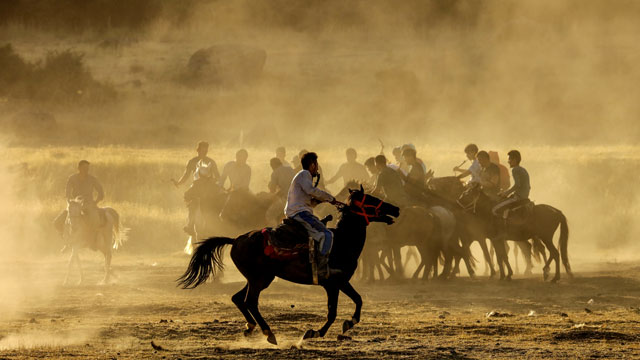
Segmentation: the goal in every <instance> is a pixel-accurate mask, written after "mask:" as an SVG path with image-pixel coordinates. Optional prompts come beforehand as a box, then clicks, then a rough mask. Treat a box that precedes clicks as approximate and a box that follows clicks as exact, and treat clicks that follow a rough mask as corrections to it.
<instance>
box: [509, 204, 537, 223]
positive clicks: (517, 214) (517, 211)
mask: <svg viewBox="0 0 640 360" xmlns="http://www.w3.org/2000/svg"><path fill="white" fill-rule="evenodd" d="M534 207H535V203H534V202H533V201H531V200H529V199H524V200H520V201H518V202H517V203H516V204H515V205H514V206H513V207H512V208H510V209H508V210H506V211H507V224H508V225H522V224H525V223H526V222H527V221H528V220H529V217H531V216H532V215H533V208H534Z"/></svg>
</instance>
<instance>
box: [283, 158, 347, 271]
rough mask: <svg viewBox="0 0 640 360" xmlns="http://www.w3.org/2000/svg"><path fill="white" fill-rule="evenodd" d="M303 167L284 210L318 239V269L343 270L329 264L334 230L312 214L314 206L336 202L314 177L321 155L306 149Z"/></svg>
mask: <svg viewBox="0 0 640 360" xmlns="http://www.w3.org/2000/svg"><path fill="white" fill-rule="evenodd" d="M300 163H301V165H302V170H300V172H298V173H297V174H296V176H295V177H294V178H293V181H292V182H291V186H290V187H289V193H288V195H287V204H286V205H285V209H284V213H285V216H286V217H287V218H290V219H294V220H296V221H298V222H300V223H301V224H302V225H303V226H304V227H305V229H307V232H308V233H309V236H310V237H311V238H312V239H313V240H314V241H315V242H317V243H318V247H319V250H320V256H319V257H318V269H319V271H320V272H322V275H324V276H325V277H326V278H328V277H329V276H331V275H335V274H338V273H340V270H338V269H330V268H329V254H330V252H331V247H332V245H333V233H332V232H331V230H329V229H327V227H326V226H325V225H324V224H323V223H322V222H320V220H319V219H318V218H317V217H316V216H315V215H313V207H315V206H316V205H317V204H319V203H321V202H329V203H331V204H336V203H337V201H336V199H335V198H334V197H333V196H332V195H331V194H329V193H328V192H325V191H323V190H320V189H318V188H317V187H316V186H314V184H313V178H314V177H316V176H317V175H318V155H316V153H313V152H308V153H305V154H304V155H303V156H302V159H301V160H300Z"/></svg>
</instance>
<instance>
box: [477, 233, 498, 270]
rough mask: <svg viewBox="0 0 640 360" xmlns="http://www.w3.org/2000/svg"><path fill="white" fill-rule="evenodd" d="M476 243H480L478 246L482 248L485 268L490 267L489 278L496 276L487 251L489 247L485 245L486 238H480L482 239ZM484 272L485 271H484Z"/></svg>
mask: <svg viewBox="0 0 640 360" xmlns="http://www.w3.org/2000/svg"><path fill="white" fill-rule="evenodd" d="M478 244H480V248H481V249H482V255H484V261H485V263H484V265H485V270H486V267H489V269H490V274H491V275H490V278H491V279H493V278H494V277H495V276H496V269H495V268H494V267H493V260H492V259H491V254H490V253H489V248H488V247H487V239H486V238H482V240H478ZM485 274H486V272H485Z"/></svg>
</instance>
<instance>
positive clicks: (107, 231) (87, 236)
mask: <svg viewBox="0 0 640 360" xmlns="http://www.w3.org/2000/svg"><path fill="white" fill-rule="evenodd" d="M101 212H102V214H101ZM65 236H67V242H68V245H70V246H71V257H70V258H69V266H68V269H67V276H66V277H65V279H64V284H67V283H68V281H69V275H70V273H71V267H72V266H73V264H74V263H77V265H78V270H79V272H80V280H79V282H78V284H80V283H82V282H83V280H84V279H83V272H82V266H81V264H80V257H79V256H78V252H79V250H80V249H82V248H85V247H88V248H90V249H92V250H99V251H101V252H102V253H103V254H104V269H105V274H104V279H103V280H102V281H101V282H100V283H101V284H107V283H109V281H110V279H111V275H112V270H111V250H112V249H118V248H119V247H120V246H122V244H123V243H124V242H125V241H126V240H127V229H125V228H122V227H121V226H120V215H118V213H117V212H116V211H115V210H114V209H112V208H110V207H105V208H98V207H97V206H96V205H95V204H93V203H92V202H90V201H83V199H82V198H77V199H74V200H71V201H69V203H68V214H67V220H66V222H65Z"/></svg>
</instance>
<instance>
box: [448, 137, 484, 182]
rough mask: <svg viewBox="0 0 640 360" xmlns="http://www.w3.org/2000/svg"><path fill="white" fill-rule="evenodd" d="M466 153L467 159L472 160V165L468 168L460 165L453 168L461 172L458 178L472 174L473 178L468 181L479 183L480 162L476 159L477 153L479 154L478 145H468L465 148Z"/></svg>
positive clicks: (454, 170)
mask: <svg viewBox="0 0 640 360" xmlns="http://www.w3.org/2000/svg"><path fill="white" fill-rule="evenodd" d="M464 153H465V154H466V155H467V159H469V161H471V166H469V168H468V169H467V170H463V169H461V168H460V166H456V167H454V168H453V172H459V173H461V174H460V175H458V179H464V178H466V177H467V176H469V175H471V179H469V181H468V182H467V183H468V184H470V183H477V182H478V181H479V180H480V164H479V163H478V159H476V155H477V154H478V145H476V144H469V145H467V146H466V147H465V148H464Z"/></svg>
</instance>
